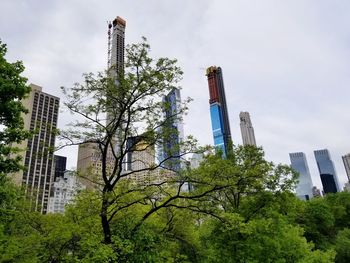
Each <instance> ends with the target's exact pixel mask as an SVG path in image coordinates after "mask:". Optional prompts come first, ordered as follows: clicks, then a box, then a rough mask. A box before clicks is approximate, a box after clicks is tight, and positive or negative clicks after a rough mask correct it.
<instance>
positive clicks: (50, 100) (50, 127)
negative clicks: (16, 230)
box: [16, 84, 60, 214]
mask: <svg viewBox="0 0 350 263" xmlns="http://www.w3.org/2000/svg"><path fill="white" fill-rule="evenodd" d="M30 86H31V88H32V91H31V93H30V95H29V97H28V98H27V99H25V100H24V101H23V105H24V106H25V107H26V108H27V109H28V110H29V113H28V114H27V115H26V116H25V117H24V123H25V128H26V129H28V130H31V131H37V132H36V133H35V134H34V136H33V137H32V138H30V139H28V140H26V141H24V142H23V143H22V146H23V148H24V149H26V151H25V152H24V153H23V154H24V158H23V161H24V166H25V167H26V170H24V171H23V172H19V173H17V174H16V182H17V183H18V184H22V186H23V187H24V189H25V191H26V193H27V195H28V196H29V197H30V198H31V200H32V201H33V202H32V204H33V206H34V207H33V209H35V210H37V211H40V212H41V213H44V214H45V213H46V212H47V205H48V201H49V196H50V190H51V184H52V183H53V178H54V155H53V152H52V149H53V148H54V146H55V129H56V127H57V118H58V108H59V101H60V99H59V98H58V97H55V96H52V95H50V94H47V93H44V92H42V88H41V87H40V86H37V85H34V84H30Z"/></svg>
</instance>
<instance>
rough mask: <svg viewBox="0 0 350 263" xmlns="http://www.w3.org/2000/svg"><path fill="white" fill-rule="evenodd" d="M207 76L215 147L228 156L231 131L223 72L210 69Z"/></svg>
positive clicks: (219, 69) (217, 69)
mask: <svg viewBox="0 0 350 263" xmlns="http://www.w3.org/2000/svg"><path fill="white" fill-rule="evenodd" d="M206 75H207V77H208V86H209V96H210V99H209V104H210V117H211V126H212V130H213V137H214V146H215V147H216V148H218V149H221V150H222V152H223V155H224V156H226V155H227V151H228V146H229V143H231V129H230V121H229V118H228V112H227V105H226V96H225V88H224V81H223V77H222V70H221V68H220V67H215V66H213V67H209V68H208V69H207V74H206Z"/></svg>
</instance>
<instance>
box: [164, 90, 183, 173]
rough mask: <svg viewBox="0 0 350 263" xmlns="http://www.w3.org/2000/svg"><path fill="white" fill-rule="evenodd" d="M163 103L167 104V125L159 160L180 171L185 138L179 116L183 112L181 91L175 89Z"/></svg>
mask: <svg viewBox="0 0 350 263" xmlns="http://www.w3.org/2000/svg"><path fill="white" fill-rule="evenodd" d="M163 102H164V104H165V112H164V118H165V124H164V127H163V132H164V138H163V142H162V143H163V145H162V146H161V148H162V149H161V150H160V154H161V157H160V158H159V159H160V161H164V160H165V161H164V164H163V165H162V166H163V167H165V168H168V169H170V170H174V171H178V170H179V169H180V168H181V160H180V159H181V158H180V155H181V147H180V144H181V142H182V141H183V137H184V131H183V123H182V120H181V119H180V117H181V116H180V115H179V114H180V111H181V95H180V90H179V89H177V88H173V89H172V90H171V91H170V92H169V93H168V95H166V96H165V97H164V98H163ZM165 129H166V131H165Z"/></svg>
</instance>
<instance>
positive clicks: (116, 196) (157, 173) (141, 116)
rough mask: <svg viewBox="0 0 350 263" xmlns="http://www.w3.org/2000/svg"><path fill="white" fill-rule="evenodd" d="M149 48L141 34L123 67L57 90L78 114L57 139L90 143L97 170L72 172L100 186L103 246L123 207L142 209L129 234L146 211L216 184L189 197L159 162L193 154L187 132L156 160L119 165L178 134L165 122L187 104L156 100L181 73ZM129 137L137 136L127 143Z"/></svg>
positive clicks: (178, 175)
mask: <svg viewBox="0 0 350 263" xmlns="http://www.w3.org/2000/svg"><path fill="white" fill-rule="evenodd" d="M149 50H150V47H149V45H148V44H147V42H146V41H145V39H144V41H143V42H142V43H140V44H133V45H131V46H129V47H128V48H127V49H126V62H125V65H124V70H123V72H118V74H116V76H114V75H115V74H109V73H108V72H106V73H99V74H97V75H94V74H86V75H85V82H84V83H83V84H76V85H75V86H73V87H72V88H71V89H66V88H63V92H64V94H65V95H66V97H67V101H66V102H65V105H66V106H67V107H68V109H69V110H70V111H71V113H73V114H76V115H78V116H79V117H80V119H79V120H77V121H76V122H75V123H72V124H71V129H68V130H66V131H62V132H61V138H62V139H63V141H64V143H63V144H64V145H82V146H85V147H92V148H93V149H94V150H95V151H96V152H97V153H98V154H97V156H98V157H97V158H100V160H101V165H102V167H101V170H99V171H98V172H93V171H91V173H89V171H80V176H82V177H84V178H86V179H87V180H89V181H90V182H91V183H94V184H95V185H96V188H98V189H99V190H100V191H101V196H100V198H101V208H100V209H101V210H100V217H101V225H102V228H103V233H104V242H105V243H106V244H112V243H113V241H112V231H111V223H112V222H113V219H114V218H117V217H118V215H119V214H120V213H122V212H123V211H127V210H128V209H129V208H130V207H132V206H137V207H143V208H140V209H141V210H142V211H144V214H143V216H141V217H140V218H139V220H138V222H135V225H134V228H133V232H135V231H137V230H138V229H139V227H140V226H141V225H142V223H143V222H145V220H147V219H148V218H149V217H150V216H151V215H152V214H154V213H156V212H158V211H159V210H160V209H162V208H165V207H170V206H172V205H173V204H174V202H175V201H176V200H178V199H185V198H191V199H195V198H199V197H201V196H203V195H205V194H206V193H207V192H211V191H215V190H216V187H217V186H211V187H210V188H208V189H205V191H204V192H201V193H196V194H197V195H191V194H190V193H182V191H181V189H182V187H183V185H184V184H185V179H184V178H183V176H181V173H179V172H178V171H174V170H173V171H171V169H169V167H168V166H167V165H166V164H167V163H169V162H181V158H182V157H183V156H184V155H185V154H187V153H189V152H193V151H197V147H196V141H195V140H194V139H193V138H192V137H188V138H186V139H184V140H183V141H181V142H177V143H178V144H174V146H173V149H175V150H173V149H170V150H169V152H167V154H166V156H167V157H166V158H164V159H163V160H161V161H160V162H159V163H153V164H150V165H141V167H138V168H135V169H133V170H127V171H125V170H124V169H123V166H124V165H125V160H126V156H127V155H128V154H129V153H131V152H141V151H143V152H147V151H148V152H151V153H153V154H154V155H155V148H156V147H163V146H164V145H165V144H167V143H168V142H169V141H171V140H172V139H173V138H174V137H176V135H177V133H178V131H177V130H176V128H174V125H172V124H173V123H174V122H176V121H178V120H181V118H182V115H183V114H184V113H186V111H187V103H188V102H189V99H188V100H186V101H184V102H183V103H182V105H181V107H179V109H178V110H177V111H176V112H173V111H171V110H170V109H171V105H170V104H169V103H167V102H166V101H164V100H163V97H164V96H165V95H166V94H167V93H168V92H170V91H171V90H172V89H173V88H175V87H176V85H177V84H178V82H179V81H180V79H181V76H182V71H181V70H180V68H179V67H178V66H177V65H176V60H170V59H168V58H160V59H158V60H156V61H155V60H153V59H152V58H150V57H149V55H148V53H149ZM165 112H170V114H164V113H165ZM130 137H137V138H138V139H137V140H135V141H134V142H132V144H131V145H130V144H128V145H127V142H128V139H129V138H130ZM179 149H181V150H180V151H179ZM174 166H176V165H173V167H174ZM159 168H165V169H161V170H160V169H159ZM78 172H79V171H78ZM132 177H134V178H142V177H143V178H145V179H144V180H142V182H141V183H136V182H135V180H129V179H130V178H132ZM145 209H146V210H145Z"/></svg>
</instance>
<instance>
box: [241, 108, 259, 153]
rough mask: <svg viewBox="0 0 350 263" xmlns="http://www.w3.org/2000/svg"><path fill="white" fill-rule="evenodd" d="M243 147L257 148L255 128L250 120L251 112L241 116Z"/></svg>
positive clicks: (242, 113)
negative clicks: (251, 146)
mask: <svg viewBox="0 0 350 263" xmlns="http://www.w3.org/2000/svg"><path fill="white" fill-rule="evenodd" d="M239 119H240V121H241V122H240V126H241V133H242V141H243V145H253V146H256V141H255V135H254V128H253V125H252V122H251V120H250V116H249V112H241V113H240V114H239Z"/></svg>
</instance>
